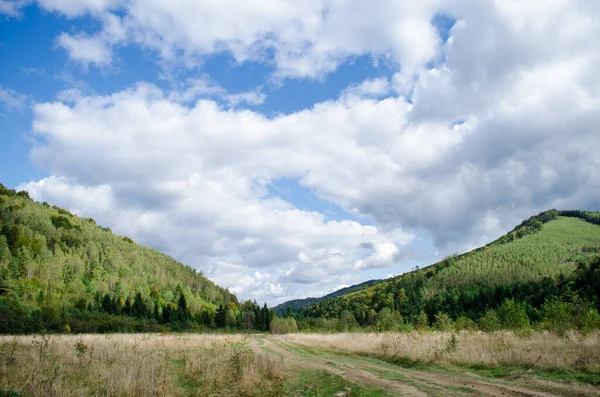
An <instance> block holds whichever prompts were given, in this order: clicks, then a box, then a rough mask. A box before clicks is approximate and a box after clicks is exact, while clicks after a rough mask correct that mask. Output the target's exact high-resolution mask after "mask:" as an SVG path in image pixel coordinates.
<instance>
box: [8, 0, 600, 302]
mask: <svg viewBox="0 0 600 397" xmlns="http://www.w3.org/2000/svg"><path fill="white" fill-rule="evenodd" d="M599 37H600V2H599V1H597V0H478V1H475V0H420V1H409V0H379V1H375V2H372V1H370V2H367V1H364V0H305V1H295V0H256V1H241V0H170V1H163V0H37V1H34V0H0V182H2V183H3V184H5V185H7V186H9V187H11V188H18V189H25V190H28V191H29V192H30V194H31V196H32V197H34V198H35V199H37V200H45V201H48V202H50V203H52V204H57V205H60V206H63V207H65V208H68V209H70V210H72V211H74V212H76V213H77V214H80V215H82V216H86V217H94V218H95V219H97V220H98V222H99V223H100V224H102V225H105V226H108V227H110V228H112V229H113V230H114V231H115V232H117V233H119V234H123V235H128V236H130V237H132V238H134V239H135V240H136V241H138V242H140V243H142V244H145V245H148V246H151V247H154V248H157V249H159V250H162V251H164V252H167V253H169V254H171V255H173V256H174V257H176V258H177V259H179V260H181V261H182V262H184V263H186V264H189V265H191V266H193V267H195V268H197V269H201V270H202V271H203V272H204V273H205V274H206V275H207V276H209V277H210V278H211V279H213V280H215V281H216V282H218V283H219V284H221V285H223V286H226V287H229V288H230V289H231V290H232V291H234V292H235V293H237V294H238V295H239V296H240V297H241V298H243V299H246V298H251V299H257V300H258V301H259V302H263V301H266V302H268V303H269V304H275V303H279V302H282V301H284V300H287V299H290V298H298V297H306V296H315V295H317V296H318V295H322V294H324V293H327V292H331V291H332V290H334V289H336V288H339V287H340V286H346V285H351V284H355V283H357V282H361V281H364V280H368V279H372V278H383V277H387V276H388V275H391V274H399V273H402V272H404V271H407V270H409V269H411V268H413V267H414V266H417V265H418V266H424V265H427V264H429V263H431V262H433V261H435V260H436V259H438V258H440V257H443V256H444V255H447V254H449V253H451V252H455V251H458V252H460V251H464V250H467V249H470V248H473V247H475V246H477V245H480V244H482V243H486V242H488V241H490V240H491V239H494V238H496V237H498V236H500V235H501V234H503V233H504V232H506V231H507V230H509V229H511V228H512V227H513V226H514V225H515V224H517V223H519V222H520V221H521V220H522V219H523V218H526V217H528V216H530V215H532V214H535V213H537V212H539V211H542V210H545V209H548V208H553V207H554V208H578V209H593V210H599V209H600V156H598V153H599V149H600V127H599V126H600V78H599V77H598V70H600V45H598V38H599Z"/></svg>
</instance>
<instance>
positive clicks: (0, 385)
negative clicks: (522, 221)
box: [0, 331, 600, 397]
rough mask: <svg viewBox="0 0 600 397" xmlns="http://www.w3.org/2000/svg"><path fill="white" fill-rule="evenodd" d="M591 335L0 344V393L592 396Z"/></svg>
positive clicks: (89, 338)
mask: <svg viewBox="0 0 600 397" xmlns="http://www.w3.org/2000/svg"><path fill="white" fill-rule="evenodd" d="M599 374H600V333H591V334H588V335H581V334H578V333H571V332H569V333H567V334H565V335H562V336H559V335H556V334H553V333H548V332H536V333H532V334H529V335H516V334H514V333H512V332H497V333H481V332H459V333H449V332H434V331H428V332H410V333H381V334H365V333H347V334H329V335H323V334H287V335H268V334H253V335H241V334H234V335H203V334H105V335H92V334H85V335H31V336H1V337H0V395H1V396H13V397H16V396H82V395H98V396H394V395H415V396H429V395H433V396H447V395H456V396H463V395H506V396H510V395H515V396H523V395H525V396H527V395H531V396H534V395H540V396H542V395H543V396H588V395H589V396H596V395H600V388H599V386H598V385H599V384H600V375H599Z"/></svg>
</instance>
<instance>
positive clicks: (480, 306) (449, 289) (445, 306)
mask: <svg viewBox="0 0 600 397" xmlns="http://www.w3.org/2000/svg"><path fill="white" fill-rule="evenodd" d="M599 225H600V213H599V212H587V211H576V210H575V211H558V210H549V211H545V212H543V213H541V214H539V215H536V216H533V217H531V218H529V219H527V220H526V221H523V222H522V223H521V224H520V225H518V226H517V227H515V228H514V229H513V230H512V231H511V232H509V233H507V234H506V235H504V236H502V237H500V238H499V239H497V240H495V241H493V242H492V243H489V244H487V245H485V246H483V247H480V248H478V249H475V250H473V251H470V252H467V253H465V254H462V255H455V256H451V257H447V258H445V259H444V260H442V261H440V262H438V263H435V264H433V265H430V266H427V267H423V268H421V269H419V270H415V271H412V272H410V273H405V274H402V275H400V276H396V277H393V278H390V279H386V280H379V281H377V280H375V281H369V282H367V283H363V284H359V285H355V286H352V287H349V288H348V289H346V290H345V291H338V292H336V293H335V295H333V294H332V295H328V296H326V297H323V298H313V300H312V301H306V300H304V301H298V302H299V303H295V302H296V301H291V302H286V303H283V304H282V305H280V306H278V308H277V309H278V310H279V311H281V308H283V311H285V310H286V309H287V307H292V308H297V312H298V314H297V317H298V318H299V319H310V318H326V319H327V318H340V316H342V317H343V313H344V312H346V313H349V314H352V316H353V317H354V318H355V319H356V321H357V322H358V324H360V325H368V324H372V323H373V322H374V321H375V316H376V314H377V313H379V312H380V311H381V310H383V309H385V308H388V309H390V310H393V311H395V312H397V313H399V314H400V315H401V316H402V318H404V320H405V321H408V322H410V323H413V324H414V323H416V322H418V321H421V320H419V319H420V318H421V316H423V315H425V316H426V317H427V319H428V320H429V322H432V321H433V320H434V319H435V317H436V315H437V314H438V313H444V314H445V315H448V316H450V318H454V319H456V318H458V317H461V316H462V317H466V318H469V319H472V320H477V319H479V318H480V317H481V316H483V315H484V314H485V313H486V312H487V311H489V310H491V309H494V308H496V307H499V306H500V305H501V304H502V303H503V302H504V301H505V300H506V299H514V300H515V301H517V302H519V304H523V305H525V306H523V307H524V308H525V309H526V310H527V311H528V315H530V318H531V319H532V321H533V320H534V319H536V316H539V315H540V314H539V309H540V308H541V306H542V305H543V304H544V302H545V300H546V299H550V298H554V297H561V299H563V298H564V299H567V300H568V299H571V298H569V296H573V294H574V293H575V292H577V291H575V290H574V288H575V287H576V286H577V285H579V287H577V288H582V289H581V291H584V290H585V291H588V292H586V293H585V294H587V296H588V297H589V300H591V301H598V303H599V304H600V300H598V299H600V298H598V297H597V296H596V295H598V296H600V291H597V292H590V291H595V290H594V288H597V287H593V286H592V285H595V284H594V283H595V281H594V280H596V278H599V279H600V275H597V274H596V273H597V271H596V270H594V269H595V267H594V266H597V264H594V265H590V261H594V260H596V259H595V258H599V259H598V260H600V257H599V256H598V254H599V253H600V226H599ZM598 260H597V261H598ZM594 263H596V262H594ZM599 263H600V262H599ZM586 266H587V267H586ZM590 266H592V267H591V268H590ZM586 269H587V270H586ZM590 269H591V270H590ZM586 272H587V273H586ZM584 274H587V276H585V277H587V278H585V279H581V277H584V276H583V275H584ZM578 283H579V284H578ZM582 283H583V284H585V283H591V284H589V285H588V284H585V285H587V286H585V287H584V286H583V284H582ZM580 284H581V285H580ZM582 293H583V292H582ZM306 303H308V304H306ZM299 306H301V307H299ZM525 309H524V310H525Z"/></svg>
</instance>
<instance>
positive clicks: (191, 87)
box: [168, 75, 266, 107]
mask: <svg viewBox="0 0 600 397" xmlns="http://www.w3.org/2000/svg"><path fill="white" fill-rule="evenodd" d="M168 97H169V99H171V100H173V101H176V102H180V103H192V102H194V101H197V100H199V99H202V98H216V99H219V100H220V101H221V102H223V103H225V104H227V105H228V106H233V107H235V106H237V105H240V104H245V105H249V106H256V105H260V104H262V103H264V101H265V99H266V95H265V94H264V93H262V92H261V91H260V88H258V89H256V90H254V91H246V92H238V93H230V92H228V91H227V90H226V89H224V88H223V87H221V86H220V85H219V84H218V83H217V82H216V81H214V80H212V79H211V78H210V77H209V76H207V75H202V76H200V77H198V78H190V79H187V80H186V81H185V82H184V83H182V84H178V87H177V88H176V89H175V90H173V91H172V92H171V93H169V95H168Z"/></svg>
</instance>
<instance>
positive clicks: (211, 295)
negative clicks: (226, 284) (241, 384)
mask: <svg viewBox="0 0 600 397" xmlns="http://www.w3.org/2000/svg"><path fill="white" fill-rule="evenodd" d="M272 317H273V313H272V312H271V311H270V310H269V309H268V308H267V306H266V304H265V305H263V306H262V307H260V306H259V305H258V304H257V303H256V302H252V301H246V302H239V301H238V299H237V297H236V296H235V295H233V294H232V293H230V292H229V291H228V290H227V289H223V288H221V287H219V286H217V285H215V284H214V283H213V282H212V281H210V280H209V279H207V278H206V277H204V276H203V275H202V273H201V272H197V271H196V270H194V269H192V268H191V267H189V266H184V265H183V264H181V263H179V262H177V261H176V260H175V259H173V258H171V257H169V256H167V255H164V254H162V253H160V252H158V251H156V250H153V249H150V248H147V247H142V246H140V245H139V244H137V243H135V242H134V241H133V240H131V239H130V238H128V237H121V236H117V235H116V234H114V233H112V232H111V230H110V229H108V228H105V227H101V226H98V225H96V223H95V221H94V220H93V219H90V218H87V219H83V218H80V217H77V216H75V215H73V214H71V213H69V212H68V211H66V210H64V209H62V208H59V207H56V206H50V205H49V204H47V203H37V202H34V201H33V200H31V199H30V197H29V195H28V194H27V192H24V191H21V192H16V191H14V190H10V189H7V188H6V187H4V186H3V185H0V333H11V334H17V333H35V332H41V331H48V332H64V333H68V332H78V333H79V332H146V331H167V330H212V329H225V328H227V329H237V330H253V329H255V330H261V331H264V330H267V329H268V328H269V323H270V321H271V319H272Z"/></svg>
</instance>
